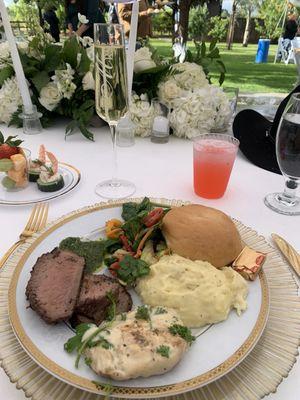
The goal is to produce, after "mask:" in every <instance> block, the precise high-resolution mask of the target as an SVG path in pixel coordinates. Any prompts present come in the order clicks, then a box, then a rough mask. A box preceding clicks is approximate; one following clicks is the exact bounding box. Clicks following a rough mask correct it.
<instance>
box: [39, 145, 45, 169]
mask: <svg viewBox="0 0 300 400" xmlns="http://www.w3.org/2000/svg"><path fill="white" fill-rule="evenodd" d="M38 160H39V161H40V162H41V163H42V164H45V162H46V149H45V146H44V145H43V144H41V145H40V150H39V158H38Z"/></svg>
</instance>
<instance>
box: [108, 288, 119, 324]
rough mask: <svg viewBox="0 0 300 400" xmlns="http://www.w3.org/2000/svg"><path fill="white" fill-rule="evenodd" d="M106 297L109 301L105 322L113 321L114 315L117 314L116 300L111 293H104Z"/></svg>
mask: <svg viewBox="0 0 300 400" xmlns="http://www.w3.org/2000/svg"><path fill="white" fill-rule="evenodd" d="M106 297H107V298H108V300H109V301H110V306H109V307H108V309H107V312H106V320H107V321H113V320H114V319H115V318H116V314H117V304H116V299H115V296H114V295H113V294H112V292H108V293H106Z"/></svg>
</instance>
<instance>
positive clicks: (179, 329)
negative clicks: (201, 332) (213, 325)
mask: <svg viewBox="0 0 300 400" xmlns="http://www.w3.org/2000/svg"><path fill="white" fill-rule="evenodd" d="M169 332H171V333H172V335H174V336H175V335H178V336H180V337H181V338H182V339H184V340H185V341H186V342H187V343H188V344H189V345H191V344H192V343H193V341H194V340H195V339H196V338H195V336H193V335H192V332H191V330H190V329H189V328H187V327H186V326H183V325H179V324H174V325H172V326H169Z"/></svg>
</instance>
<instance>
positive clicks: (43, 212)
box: [0, 203, 49, 269]
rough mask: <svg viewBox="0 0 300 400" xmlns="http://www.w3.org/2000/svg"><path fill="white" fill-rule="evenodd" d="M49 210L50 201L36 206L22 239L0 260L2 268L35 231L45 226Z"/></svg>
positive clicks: (21, 235) (21, 236)
mask: <svg viewBox="0 0 300 400" xmlns="http://www.w3.org/2000/svg"><path fill="white" fill-rule="evenodd" d="M48 210H49V204H48V203H39V204H36V205H35V206H34V208H33V210H32V212H31V214H30V217H29V220H28V222H27V224H26V226H25V229H24V230H23V232H22V233H21V234H20V236H19V237H20V239H19V240H18V241H17V242H16V243H15V244H14V245H13V246H12V247H11V248H10V249H9V250H8V251H7V252H6V253H5V254H4V256H3V257H2V259H1V261H0V269H1V268H2V267H3V265H4V264H5V263H6V261H7V259H8V258H9V256H10V255H11V254H12V253H13V252H14V251H15V249H16V248H17V247H18V246H20V244H22V243H24V242H25V240H26V239H28V238H30V237H32V236H33V235H34V234H35V233H37V232H38V231H40V230H42V229H43V228H45V226H46V224H47V219H48Z"/></svg>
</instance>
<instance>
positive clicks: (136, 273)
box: [116, 255, 150, 286]
mask: <svg viewBox="0 0 300 400" xmlns="http://www.w3.org/2000/svg"><path fill="white" fill-rule="evenodd" d="M116 272H117V276H118V278H119V279H120V280H121V281H122V282H124V283H126V284H127V285H130V286H131V285H133V284H134V283H135V281H136V280H137V279H138V278H141V277H143V276H146V275H148V274H149V272H150V268H149V265H148V264H147V263H146V262H145V261H143V260H141V259H138V258H134V257H133V256H131V255H125V256H124V258H123V259H122V260H121V261H120V269H117V270H116Z"/></svg>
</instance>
